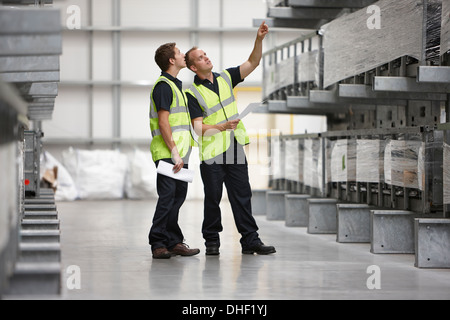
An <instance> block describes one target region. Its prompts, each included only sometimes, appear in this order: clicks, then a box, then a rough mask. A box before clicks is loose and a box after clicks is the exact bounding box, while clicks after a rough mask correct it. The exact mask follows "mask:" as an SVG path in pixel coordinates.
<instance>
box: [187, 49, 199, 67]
mask: <svg viewBox="0 0 450 320" xmlns="http://www.w3.org/2000/svg"><path fill="white" fill-rule="evenodd" d="M197 49H198V47H192V48H191V49H190V50H189V51H188V52H186V54H185V56H184V60H186V67H187V68H188V69H189V70H191V66H192V65H193V64H194V63H193V62H192V60H191V57H190V54H191V52H192V51H194V50H197Z"/></svg>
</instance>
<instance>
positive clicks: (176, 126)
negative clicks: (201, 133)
mask: <svg viewBox="0 0 450 320" xmlns="http://www.w3.org/2000/svg"><path fill="white" fill-rule="evenodd" d="M161 81H164V82H166V83H168V84H169V85H170V87H171V88H172V92H173V100H172V104H171V105H170V114H169V124H170V127H171V129H172V137H173V140H174V142H175V145H176V146H177V149H178V152H179V154H180V157H181V158H184V157H186V155H188V153H189V152H190V148H191V146H192V145H193V143H192V142H193V141H192V136H191V131H190V128H191V117H190V115H189V110H188V108H187V97H186V94H185V93H184V92H182V91H180V89H178V87H177V86H176V84H175V83H173V82H172V81H171V80H169V79H168V78H166V77H164V76H161V77H159V79H158V80H157V81H156V83H155V85H154V86H153V89H152V94H151V101H150V130H151V132H152V137H153V140H152V143H151V145H150V151H151V153H152V158H153V161H158V160H161V159H171V158H172V153H171V150H169V148H168V147H167V145H166V143H165V142H164V139H163V137H162V135H161V131H160V130H159V122H158V112H157V110H156V106H155V101H154V100H153V90H155V87H156V85H157V84H158V83H159V82H161Z"/></svg>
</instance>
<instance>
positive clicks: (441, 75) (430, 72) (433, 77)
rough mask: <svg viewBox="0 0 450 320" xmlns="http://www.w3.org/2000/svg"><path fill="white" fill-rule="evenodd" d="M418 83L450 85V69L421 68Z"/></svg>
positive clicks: (418, 72) (418, 73)
mask: <svg viewBox="0 0 450 320" xmlns="http://www.w3.org/2000/svg"><path fill="white" fill-rule="evenodd" d="M417 81H418V82H420V83H423V82H426V83H450V67H425V66H420V67H419V68H418V71H417Z"/></svg>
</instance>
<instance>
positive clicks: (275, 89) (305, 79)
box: [254, 0, 450, 267]
mask: <svg viewBox="0 0 450 320" xmlns="http://www.w3.org/2000/svg"><path fill="white" fill-rule="evenodd" d="M363 2H364V1H346V2H345V4H343V2H340V3H339V4H338V3H337V2H335V1H327V2H326V3H325V2H324V1H320V0H289V1H280V2H279V3H278V4H277V5H276V6H275V7H274V8H272V9H271V10H269V12H268V17H267V19H266V21H268V23H269V25H272V26H275V27H276V26H291V27H296V28H308V25H314V26H315V27H313V28H310V29H312V30H311V32H310V33H309V34H307V35H305V36H302V37H300V38H298V39H296V40H294V41H291V42H289V43H286V44H284V45H281V46H279V47H277V48H274V49H272V50H270V51H268V52H266V53H265V54H264V58H263V59H264V63H263V68H264V84H263V87H264V89H263V92H264V94H263V99H264V102H263V103H262V104H261V105H260V107H259V110H258V112H261V113H274V114H277V113H281V114H304V115H324V116H326V117H327V124H328V131H327V132H320V133H311V134H304V135H293V136H292V135H291V136H289V135H286V136H280V137H275V139H274V138H271V139H270V143H271V144H272V147H271V148H270V150H271V152H272V154H271V161H272V163H271V167H272V169H273V170H274V172H275V174H274V175H272V176H271V178H270V179H269V185H270V186H271V188H272V189H274V190H288V191H290V192H291V193H294V194H305V195H310V196H312V197H318V198H323V199H324V198H333V199H336V200H338V201H340V202H343V203H354V204H361V205H367V206H371V207H373V208H382V209H384V210H394V212H395V211H399V212H400V211H401V212H402V213H404V212H405V211H407V212H411V213H412V214H416V215H417V216H416V218H417V219H416V230H417V233H416V237H418V234H419V233H420V232H419V230H422V229H421V228H422V226H424V225H425V223H428V225H427V227H428V230H433V228H434V226H433V223H436V224H439V225H440V226H441V225H442V226H443V227H442V229H440V231H439V232H442V233H440V234H439V235H435V236H440V237H441V238H443V239H445V237H446V235H447V234H448V226H449V225H450V224H449V222H450V220H449V219H448V218H450V212H449V204H448V203H447V202H448V201H449V200H448V199H447V198H446V197H445V195H447V194H448V192H447V191H446V190H447V189H448V188H449V181H448V173H447V172H446V169H445V168H446V167H448V165H449V164H448V155H447V156H445V155H444V154H446V153H445V150H447V149H446V148H447V146H448V137H449V136H448V132H449V131H448V129H449V126H448V123H449V122H450V64H449V60H448V59H449V54H450V48H448V43H449V39H448V37H449V32H448V29H450V25H449V24H450V22H449V20H448V15H449V13H450V12H449V11H450V6H448V4H447V2H445V1H444V2H442V1H433V0H424V1H420V2H417V3H415V5H417V6H418V7H414V6H413V5H411V4H409V3H408V4H404V5H405V6H404V7H405V8H407V9H406V10H411V8H415V10H417V11H416V17H417V18H418V20H417V22H418V24H417V25H416V28H417V29H420V30H421V31H420V32H418V33H417V34H418V39H417V43H419V44H420V46H421V47H420V48H419V50H417V51H418V52H417V53H416V54H409V53H410V51H411V50H405V53H404V54H403V55H401V56H400V57H397V58H394V59H391V60H385V61H378V65H376V66H375V67H373V68H365V69H364V68H363V69H364V70H363V71H362V72H357V73H354V74H350V75H348V74H347V75H346V70H342V69H345V68H341V69H339V66H333V65H330V61H332V59H330V58H329V57H330V55H333V54H336V52H338V51H336V50H339V49H341V48H342V47H346V48H348V49H349V50H350V49H352V48H354V49H353V50H354V51H355V52H356V53H359V52H358V50H361V55H363V56H364V54H366V56H367V58H366V59H367V60H371V59H372V57H373V55H372V56H370V55H369V54H367V52H363V51H364V50H365V48H366V47H371V46H372V48H373V42H374V41H375V40H373V39H369V38H367V39H359V40H360V41H361V43H359V42H357V41H355V37H353V36H350V37H342V38H340V43H336V41H335V42H332V41H331V40H330V36H329V34H328V43H326V41H327V39H326V36H327V32H333V30H336V29H338V28H342V29H339V30H340V31H341V34H347V33H349V32H356V34H358V33H359V32H360V31H361V30H359V29H355V30H353V29H345V26H347V25H349V21H350V22H355V21H359V22H361V19H364V17H365V16H364V15H365V14H366V12H367V10H366V7H367V6H369V5H377V6H381V8H383V9H385V8H386V7H389V5H391V4H392V3H389V2H386V1H378V2H375V1H365V2H364V3H363ZM399 5H401V4H399ZM346 6H347V7H346ZM419 6H420V7H419ZM331 8H333V9H340V11H339V12H337V11H330V10H329V9H331ZM354 9H362V10H359V11H358V10H354ZM307 12H309V13H310V14H311V15H310V16H309V18H310V19H308V16H306V15H305V13H307ZM321 12H322V13H323V15H320V13H321ZM332 12H333V14H336V17H335V18H333V17H331V16H330V14H331V13H332ZM400 13H401V12H400V11H397V12H396V14H397V17H400V18H399V19H400V20H399V23H402V22H401V17H402V15H401V14H400ZM386 16H389V14H386V12H384V15H383V17H386ZM406 16H408V18H411V16H412V14H410V15H406ZM366 17H367V16H366ZM352 19H353V20H352ZM358 19H359V20H358ZM260 21H261V19H255V20H254V25H258V24H259V23H260ZM317 25H319V26H318V27H317ZM330 26H331V27H330ZM332 27H334V28H335V29H333V30H332V29H331V28H332ZM385 27H386V26H385ZM387 27H388V28H389V27H390V26H387ZM391 27H395V25H393V26H391ZM441 27H442V30H441ZM353 28H354V27H353ZM308 29H309V28H308ZM330 30H331V31H330ZM343 30H344V31H347V33H346V32H343ZM395 32H398V31H395ZM395 32H394V31H393V34H395V36H394V38H395V37H396V36H399V34H396V33H395ZM361 33H363V32H361ZM407 35H408V33H406V36H407ZM403 36H405V33H403ZM396 39H397V40H398V41H397V42H398V43H399V46H401V43H402V39H401V37H399V38H396ZM332 40H336V39H332ZM376 40H378V41H380V42H382V40H380V39H376ZM352 41H353V42H352ZM330 43H332V44H331V45H330ZM375 45H379V46H382V47H383V44H381V43H380V44H377V43H376V41H375ZM393 45H394V46H395V45H396V43H395V42H394V44H393ZM384 48H391V50H393V51H394V50H395V49H396V48H393V47H389V46H388V47H384ZM436 48H439V49H441V50H442V51H441V52H439V50H436ZM334 49H336V50H334ZM385 50H386V51H389V49H385ZM340 53H341V54H342V52H340ZM327 55H329V56H327ZM354 56H355V55H353V56H352V57H354ZM311 57H313V58H311ZM343 57H345V55H343ZM376 58H377V57H375V58H374V60H375V59H376ZM327 59H328V61H327ZM308 60H309V64H303V63H304V62H305V61H308ZM340 62H341V63H342V59H341V61H340ZM352 62H353V60H352V59H350V58H349V59H348V62H347V64H345V63H343V64H345V65H348V69H350V70H353V68H355V66H354V65H352ZM327 63H328V64H327ZM357 67H358V66H357ZM333 68H334V69H333ZM355 69H357V68H355ZM334 71H335V73H336V74H339V75H341V76H340V78H336V75H335V74H333V77H334V78H335V79H338V80H337V81H330V78H333V77H330V72H334ZM344 75H346V76H344ZM367 140H368V141H372V142H376V143H379V150H378V152H377V153H378V157H379V160H380V161H381V163H382V165H386V164H389V163H390V162H391V161H392V159H391V156H392V157H399V159H402V160H403V161H405V163H401V164H400V169H401V170H403V172H402V173H403V175H402V178H403V179H405V180H404V181H400V182H399V181H397V182H396V183H394V182H391V181H390V180H389V179H390V175H389V176H385V175H383V174H381V175H380V176H379V178H378V180H375V181H371V182H366V181H359V180H357V179H356V177H355V176H354V174H353V175H351V174H348V175H347V173H348V172H347V169H349V170H350V169H353V170H355V165H354V163H352V162H351V161H350V159H351V158H358V157H362V156H363V154H361V153H360V154H358V153H357V152H356V151H357V148H358V145H357V143H359V142H361V141H367ZM289 141H290V142H289ZM292 141H295V142H292ZM307 141H308V143H310V144H312V145H315V152H317V154H315V157H314V156H313V159H312V160H311V159H308V157H307V156H305V154H306V153H307V152H308V155H309V156H311V155H314V154H313V153H311V152H310V151H311V150H309V148H310V146H306V142H307ZM386 141H392V145H393V146H395V148H397V147H398V145H404V146H406V147H405V148H403V149H400V150H401V151H400V153H401V154H399V153H398V152H392V151H386V149H385V148H386V145H387V144H386V143H387V142H386ZM414 143H416V144H415V148H416V149H415V151H417V152H416V153H415V152H413V149H414V148H412V149H411V148H408V146H409V145H414ZM286 144H288V145H289V146H291V147H292V146H298V153H299V154H295V152H296V151H294V155H295V156H297V158H298V159H297V161H298V165H300V166H306V165H307V164H309V165H311V164H316V165H318V167H317V168H316V171H314V174H315V175H316V180H317V179H318V180H319V181H313V183H311V181H306V180H307V177H306V174H307V171H311V170H314V168H310V167H309V168H308V170H305V171H304V174H302V173H303V171H302V169H303V168H302V167H301V168H300V169H298V168H296V169H295V170H291V171H300V176H299V178H298V179H295V178H294V179H293V178H292V176H291V175H289V173H288V172H285V173H283V168H284V167H285V166H286V167H287V166H288V165H289V164H288V163H287V161H288V160H289V159H288V158H287V157H286V159H284V158H283V156H284V155H285V154H286V152H287V151H286V148H287V147H286ZM338 144H340V145H339V147H342V148H343V150H344V152H343V154H345V165H346V166H347V165H350V166H353V168H348V167H345V171H344V170H342V169H343V167H344V164H343V163H344V162H343V161H340V162H339V161H336V159H334V160H335V161H334V166H335V167H334V168H332V167H330V166H331V165H332V163H333V161H332V152H333V150H338V151H339V149H334V148H335V147H336V146H338ZM273 148H278V150H274V149H273ZM389 150H390V149H389ZM419 150H420V154H419ZM397 151H398V150H397ZM288 152H291V153H292V150H290V151H288ZM385 153H386V154H385ZM386 155H387V156H388V158H386ZM408 156H411V157H412V158H411V159H413V161H412V162H413V163H414V166H415V167H414V168H413V170H412V171H415V172H413V174H414V175H415V177H416V178H417V180H414V181H415V182H414V184H413V185H410V184H408V183H407V182H410V181H409V180H408V179H407V178H411V176H408V175H407V173H411V172H410V171H408V170H410V168H407V165H406V164H407V162H408V161H409V160H408V159H407V158H408ZM274 157H275V158H274ZM290 157H292V154H291V155H290ZM290 159H291V160H292V158H290ZM338 160H340V159H338ZM285 161H286V163H284V162H285ZM308 161H309V162H308ZM419 161H423V163H420V166H419ZM277 166H279V168H274V167H277ZM402 166H403V168H402ZM280 168H281V169H280ZM291 169H292V168H291ZM332 169H334V170H336V169H337V170H341V173H345V175H346V176H344V178H342V177H339V178H338V179H337V180H336V181H332V179H331V170H332ZM383 169H384V168H381V172H382V171H383ZM419 169H421V170H423V171H421V172H420V173H419V172H417V171H418V170H419ZM286 171H289V170H286ZM389 171H390V169H389ZM389 173H390V172H389ZM419 174H421V175H422V176H420V177H419ZM386 177H387V178H389V179H385V178H386ZM424 217H425V218H433V219H431V220H430V219H427V220H426V221H425V220H421V219H420V218H424ZM436 218H439V219H436ZM442 218H444V219H442ZM408 221H409V220H408ZM406 224H408V225H409V224H410V223H409V222H408V223H405V225H406ZM439 228H440V227H439ZM420 234H421V235H422V236H421V237H422V238H421V239H416V266H418V267H450V263H449V260H450V259H449V257H448V251H446V250H448V249H447V248H448V246H449V245H450V239H449V240H448V241H444V243H443V244H440V245H441V246H442V247H443V248H446V249H444V251H446V252H442V251H440V252H435V251H434V250H432V249H430V250H429V251H430V252H433V253H432V254H433V255H435V256H440V257H444V258H439V259H436V257H433V259H430V258H428V259H423V257H422V256H419V252H420V254H421V255H422V254H423V251H421V250H419V248H420V247H421V246H423V244H424V243H426V246H427V247H428V248H430V247H429V245H430V244H433V241H434V240H432V239H431V240H430V238H427V239H426V240H424V238H423V233H420ZM399 239H400V238H399ZM399 239H397V240H399ZM434 239H436V237H435V238H434ZM430 260H434V262H435V264H432V263H431V262H430ZM437 260H439V261H438V262H436V261H437Z"/></svg>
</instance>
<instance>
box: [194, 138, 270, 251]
mask: <svg viewBox="0 0 450 320" xmlns="http://www.w3.org/2000/svg"><path fill="white" fill-rule="evenodd" d="M233 140H234V141H233ZM231 141H232V142H234V143H232V145H231V146H230V148H229V149H228V151H227V152H225V153H224V154H222V155H220V156H218V157H216V158H215V159H212V160H207V161H203V162H202V163H201V165H200V171H201V176H202V180H203V185H204V194H205V199H204V220H203V226H202V232H203V238H204V239H205V245H206V246H207V247H208V246H211V245H218V246H220V236H219V233H220V232H221V231H222V230H223V227H222V215H221V210H220V202H221V200H222V192H223V185H224V184H225V187H226V189H227V194H228V199H229V201H230V204H231V208H232V211H233V216H234V221H235V224H236V227H237V230H238V232H239V233H240V234H241V236H242V237H241V240H240V242H241V245H242V248H244V249H246V248H248V247H251V246H253V245H255V244H259V243H261V240H260V239H259V235H258V233H257V231H258V226H257V224H256V221H255V219H254V218H253V214H252V205H251V198H252V190H251V186H250V181H249V175H248V162H247V159H246V157H245V152H244V148H243V146H242V145H240V144H239V143H237V142H236V140H235V139H232V140H231Z"/></svg>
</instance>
